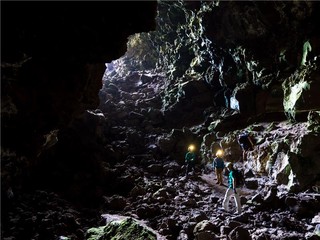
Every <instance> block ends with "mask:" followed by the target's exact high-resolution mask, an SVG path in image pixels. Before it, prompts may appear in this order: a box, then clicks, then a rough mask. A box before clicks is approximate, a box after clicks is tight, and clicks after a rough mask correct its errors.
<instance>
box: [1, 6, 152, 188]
mask: <svg viewBox="0 0 320 240" xmlns="http://www.w3.org/2000/svg"><path fill="white" fill-rule="evenodd" d="M156 9H157V2H154V1H148V2H108V1H105V2H100V1H95V2H86V1H83V2H73V1H70V2H65V1H61V2H53V1H52V2H41V1H37V2H24V1H14V2H12V1H3V2H1V44H2V46H1V85H2V88H1V121H2V129H1V134H2V141H1V155H2V177H3V180H4V181H3V183H4V184H6V183H5V182H6V179H7V178H10V179H11V178H12V179H15V178H17V176H18V175H20V176H21V175H28V173H21V172H20V171H21V167H22V168H25V172H28V169H30V168H32V166H33V165H36V164H37V161H38V157H39V155H41V151H42V149H44V148H45V146H48V141H53V142H54V140H55V139H56V136H57V132H58V131H59V130H60V129H63V128H65V127H67V126H68V125H69V124H70V123H71V122H72V121H73V119H75V118H76V117H77V116H79V115H81V114H82V113H83V112H84V111H85V110H87V109H95V108H97V106H98V105H99V97H98V92H99V90H100V89H101V87H102V82H101V81H102V76H103V73H104V70H105V62H109V61H111V60H114V59H117V58H119V57H120V56H122V55H123V54H124V53H125V52H126V48H127V38H128V37H129V36H130V35H131V34H133V33H137V32H147V31H151V30H154V29H155V15H156ZM50 139H51V140H50ZM52 139H53V140H52ZM16 163H18V164H19V165H21V166H20V167H18V168H19V169H16V167H10V166H12V165H15V164H16ZM16 175H17V176H16ZM9 176H11V177H9Z"/></svg>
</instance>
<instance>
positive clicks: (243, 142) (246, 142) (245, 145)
mask: <svg viewBox="0 0 320 240" xmlns="http://www.w3.org/2000/svg"><path fill="white" fill-rule="evenodd" d="M238 143H239V145H240V147H241V149H242V160H243V161H245V160H247V152H248V151H250V150H253V147H254V144H253V139H252V137H251V136H250V134H249V133H242V134H240V135H239V136H238Z"/></svg>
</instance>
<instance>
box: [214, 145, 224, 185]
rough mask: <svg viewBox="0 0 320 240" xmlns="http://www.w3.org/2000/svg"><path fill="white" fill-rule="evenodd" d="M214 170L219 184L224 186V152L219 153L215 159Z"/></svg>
mask: <svg viewBox="0 0 320 240" xmlns="http://www.w3.org/2000/svg"><path fill="white" fill-rule="evenodd" d="M213 169H214V170H215V173H216V177H217V182H216V183H217V184H219V185H222V184H223V181H222V172H223V169H224V161H223V159H222V151H217V153H216V157H215V158H214V159H213Z"/></svg>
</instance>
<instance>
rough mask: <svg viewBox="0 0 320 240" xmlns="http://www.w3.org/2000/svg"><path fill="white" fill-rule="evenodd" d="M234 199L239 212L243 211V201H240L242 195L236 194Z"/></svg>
mask: <svg viewBox="0 0 320 240" xmlns="http://www.w3.org/2000/svg"><path fill="white" fill-rule="evenodd" d="M234 200H235V203H236V208H237V213H241V202H240V197H239V195H238V193H235V194H234Z"/></svg>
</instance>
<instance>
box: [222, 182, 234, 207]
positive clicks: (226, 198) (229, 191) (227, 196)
mask: <svg viewBox="0 0 320 240" xmlns="http://www.w3.org/2000/svg"><path fill="white" fill-rule="evenodd" d="M231 195H232V189H231V188H228V189H227V191H226V194H225V195H224V199H223V202H222V206H223V208H224V210H226V211H229V201H230V198H231Z"/></svg>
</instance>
